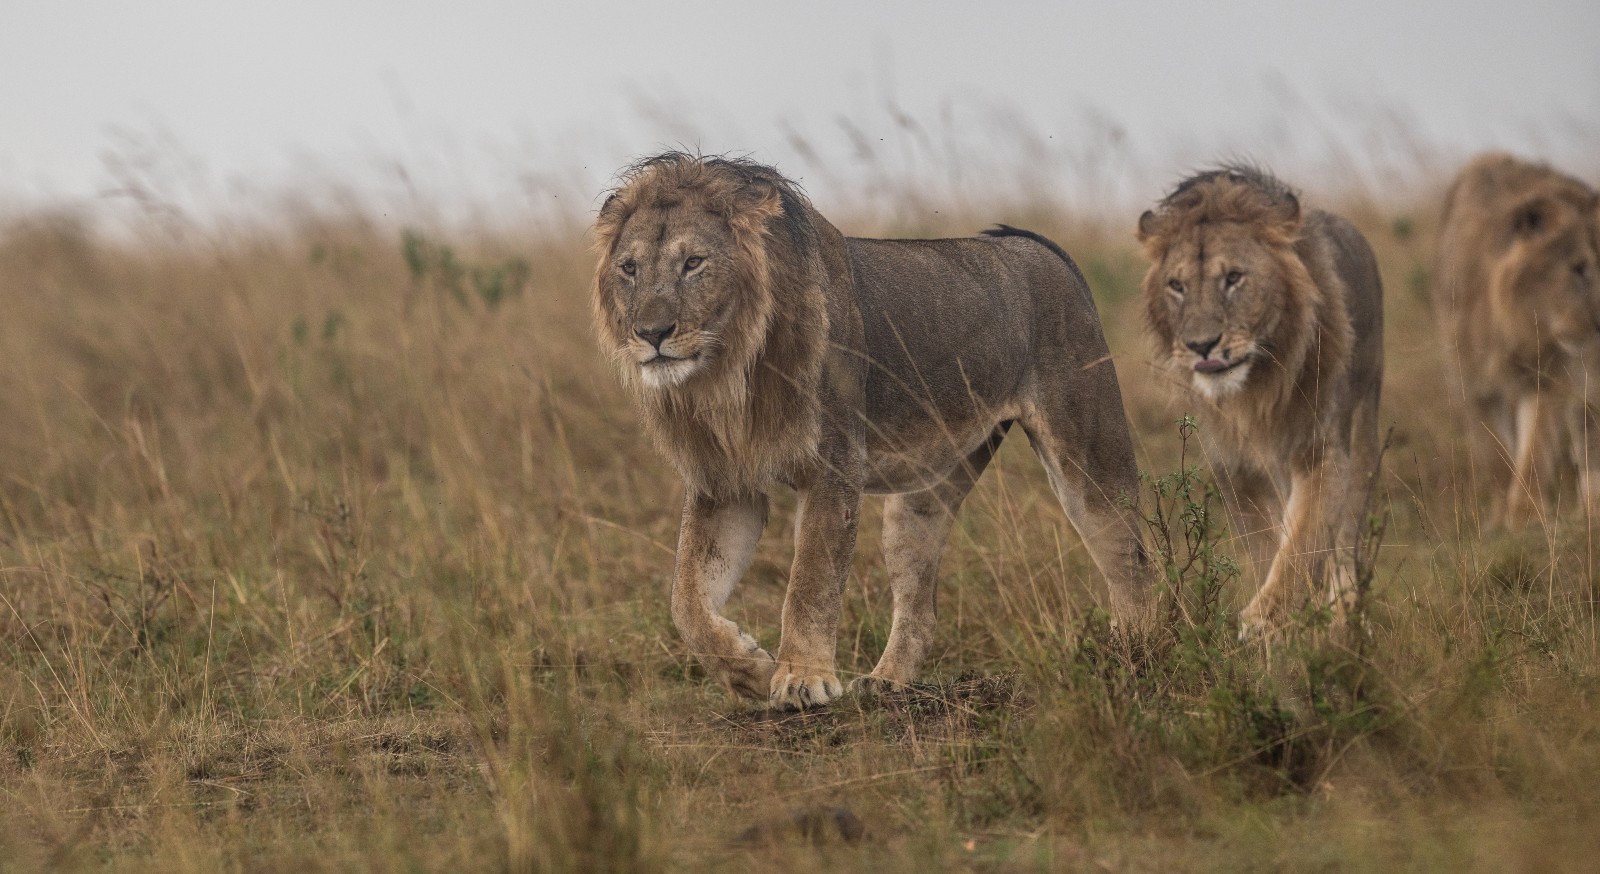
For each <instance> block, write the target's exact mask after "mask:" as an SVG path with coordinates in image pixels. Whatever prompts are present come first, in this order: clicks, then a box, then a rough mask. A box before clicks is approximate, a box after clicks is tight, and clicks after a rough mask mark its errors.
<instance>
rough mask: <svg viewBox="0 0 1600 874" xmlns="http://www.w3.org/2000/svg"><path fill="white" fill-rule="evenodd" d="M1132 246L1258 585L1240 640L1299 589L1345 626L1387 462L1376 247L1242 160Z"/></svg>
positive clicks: (1165, 357) (1195, 188) (1150, 320)
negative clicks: (1380, 469) (1371, 506)
mask: <svg viewBox="0 0 1600 874" xmlns="http://www.w3.org/2000/svg"><path fill="white" fill-rule="evenodd" d="M1137 237H1138V240H1139V241H1140V242H1141V243H1142V244H1143V246H1144V250H1145V254H1146V255H1147V256H1148V257H1149V259H1150V261H1151V265H1150V268H1149V271H1148V272H1147V273H1146V274H1145V277H1144V302H1145V315H1146V322H1147V324H1148V328H1149V331H1150V333H1151V335H1152V336H1153V338H1154V340H1155V342H1156V343H1157V345H1158V351H1157V355H1158V356H1159V358H1160V363H1161V364H1162V365H1163V366H1164V368H1165V369H1166V370H1167V371H1169V372H1170V373H1172V374H1174V375H1175V376H1176V377H1177V379H1178V381H1179V383H1180V385H1181V386H1183V387H1184V389H1185V390H1186V391H1187V394H1188V396H1189V397H1190V398H1191V399H1192V400H1194V401H1197V402H1198V403H1199V407H1198V410H1197V412H1196V418H1197V421H1198V424H1199V425H1200V434H1201V437H1202V440H1203V441H1204V443H1205V444H1206V450H1207V454H1208V455H1209V456H1210V458H1211V460H1212V462H1213V466H1214V470H1215V474H1216V477H1217V484H1218V487H1219V491H1220V492H1221V493H1222V497H1223V501H1224V504H1225V506H1226V507H1227V510H1228V514H1229V516H1230V517H1231V519H1232V523H1233V527H1234V531H1235V533H1236V534H1238V535H1239V536H1240V537H1241V538H1243V540H1244V541H1245V543H1246V546H1247V549H1248V552H1249V556H1250V563H1251V564H1252V565H1253V566H1254V568H1255V573H1256V576H1257V577H1258V578H1260V579H1262V582H1261V585H1260V587H1259V589H1258V590H1257V591H1256V593H1255V596H1254V597H1253V598H1252V599H1251V600H1250V602H1249V604H1248V605H1247V606H1246V607H1245V608H1244V610H1243V612H1242V613H1241V614H1240V622H1241V634H1242V636H1244V637H1252V636H1257V635H1260V634H1264V633H1268V632H1270V631H1272V630H1273V629H1274V628H1275V627H1276V626H1277V625H1278V624H1280V623H1281V622H1282V620H1283V619H1284V617H1285V614H1286V613H1287V610H1288V609H1289V608H1291V607H1293V606H1295V605H1296V604H1298V603H1300V602H1301V600H1302V598H1301V586H1302V585H1303V583H1304V582H1305V581H1310V582H1312V583H1315V584H1317V585H1326V586H1327V592H1328V597H1329V600H1330V603H1331V604H1332V605H1333V606H1334V608H1335V610H1336V614H1335V615H1336V618H1339V619H1342V618H1343V616H1344V611H1345V610H1347V609H1348V607H1349V600H1350V599H1351V598H1352V597H1353V595H1354V593H1353V588H1354V587H1353V582H1354V560H1355V547H1356V545H1357V539H1358V537H1359V536H1360V531H1361V525H1362V523H1363V521H1364V519H1365V516H1366V510H1367V505H1368V502H1369V500H1370V494H1371V488H1372V485H1373V480H1374V478H1375V477H1376V475H1377V466H1378V462H1379V445H1378V433H1377V418H1378V397H1379V393H1380V391H1381V388H1382V383H1383V284H1382V280H1381V279H1380V278H1379V275H1378V267H1377V260H1376V258H1375V257H1374V256H1373V253H1372V249H1371V247H1370V246H1369V245H1368V244H1367V241H1366V239H1365V238H1364V237H1362V235H1361V233H1360V232H1359V231H1357V230H1356V229H1355V228H1354V227H1353V226H1352V225H1351V224H1350V223H1349V222H1347V221H1346V220H1344V219H1342V218H1340V217H1338V216H1336V215H1333V214H1331V213H1328V212H1324V211H1322V210H1311V211H1310V212H1309V213H1304V214H1302V212H1301V208H1300V199H1299V197H1298V196H1297V195H1296V194H1295V192H1294V191H1293V190H1292V189H1291V188H1289V186H1287V185H1285V184H1284V183H1283V182H1281V181H1280V180H1278V179H1277V178H1275V177H1273V176H1272V175H1270V174H1269V173H1267V172H1265V171H1263V170H1260V169H1257V168H1254V167H1249V166H1243V165H1228V166H1223V167H1220V168H1218V169H1214V170H1210V171H1208V172H1203V173H1199V174H1197V175H1194V176H1191V177H1189V178H1188V179H1185V180H1184V181H1183V182H1181V183H1180V184H1179V185H1178V186H1177V187H1176V188H1175V189H1173V191H1172V193H1171V194H1169V195H1167V196H1166V198H1164V199H1163V200H1162V201H1161V202H1160V203H1159V204H1158V205H1157V206H1156V208H1155V209H1153V210H1149V211H1146V212H1145V213H1144V214H1143V215H1142V216H1140V218H1139V225H1138V231H1137ZM1263 571H1264V573H1265V576H1264V577H1262V576H1261V574H1262V573H1263Z"/></svg>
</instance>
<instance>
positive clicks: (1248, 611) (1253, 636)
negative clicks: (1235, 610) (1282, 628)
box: [1239, 602, 1278, 643]
mask: <svg viewBox="0 0 1600 874" xmlns="http://www.w3.org/2000/svg"><path fill="white" fill-rule="evenodd" d="M1277 632H1278V624H1277V623H1276V622H1274V621H1272V618H1271V614H1270V612H1269V611H1267V610H1258V609H1256V604H1255V603H1253V602H1252V603H1251V604H1250V605H1249V606H1247V607H1245V608H1244V610H1243V611H1241V612H1240V613H1239V642H1240V643H1266V642H1268V641H1270V640H1271V639H1272V637H1273V636H1274V635H1276V634H1277Z"/></svg>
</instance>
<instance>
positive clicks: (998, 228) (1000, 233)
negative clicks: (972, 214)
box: [983, 224, 1078, 271]
mask: <svg viewBox="0 0 1600 874" xmlns="http://www.w3.org/2000/svg"><path fill="white" fill-rule="evenodd" d="M983 235H984V236H986V237H1022V238H1024V239H1028V240H1032V241H1034V242H1035V243H1038V244H1039V245H1041V246H1043V247H1045V248H1046V249H1049V250H1050V251H1052V252H1054V253H1056V257H1057V258H1060V259H1061V260H1063V261H1065V262H1067V263H1068V264H1071V265H1072V269H1073V270H1074V271H1076V270H1077V269H1078V265H1077V264H1075V263H1073V260H1072V256H1071V255H1068V254H1067V251H1066V250H1065V249H1063V248H1061V247H1060V246H1057V245H1056V241H1055V240H1052V239H1050V238H1049V237H1047V236H1045V235H1044V234H1036V233H1034V232H1033V231H1025V230H1023V229H1022V228H1014V227H1012V226H1010V225H1002V224H996V225H995V226H994V227H992V228H989V229H987V230H985V231H984V232H983Z"/></svg>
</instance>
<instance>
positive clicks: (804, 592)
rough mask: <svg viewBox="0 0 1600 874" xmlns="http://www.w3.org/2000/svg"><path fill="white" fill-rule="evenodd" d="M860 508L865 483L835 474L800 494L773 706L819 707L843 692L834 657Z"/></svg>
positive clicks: (773, 679) (774, 678)
mask: <svg viewBox="0 0 1600 874" xmlns="http://www.w3.org/2000/svg"><path fill="white" fill-rule="evenodd" d="M860 508H861V489H860V487H859V486H855V485H851V484H848V483H845V482H841V481H839V480H838V479H835V478H828V479H825V480H823V481H822V482H821V483H818V484H816V485H813V486H812V487H810V488H807V489H805V490H804V491H802V493H801V495H800V510H799V517H798V518H797V519H796V521H795V545H794V566H793V568H792V569H791V570H790V573H789V591H788V593H787V595H786V596H785V597H784V599H783V639H782V640H781V642H780V643H779V644H778V666H777V670H776V672H775V673H774V674H773V675H772V686H771V694H770V696H769V698H768V701H769V703H770V704H771V705H772V706H773V707H777V708H782V709H787V710H799V709H801V708H805V707H816V706H820V705H823V704H826V703H828V702H829V701H832V700H833V699H835V698H838V697H839V696H840V695H843V694H844V687H843V686H841V685H840V684H839V677H838V676H837V675H836V674H835V673H834V669H833V658H834V649H835V647H836V644H837V637H838V631H839V610H840V608H841V606H842V604H843V601H844V583H845V577H846V576H847V575H848V573H849V571H850V556H851V554H852V553H854V552H855V547H856V518H857V516H858V515H859V513H860Z"/></svg>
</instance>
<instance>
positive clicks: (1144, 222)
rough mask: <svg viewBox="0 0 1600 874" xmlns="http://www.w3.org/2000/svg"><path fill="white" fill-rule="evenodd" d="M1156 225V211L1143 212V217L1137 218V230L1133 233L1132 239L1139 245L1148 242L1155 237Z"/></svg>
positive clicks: (1157, 222)
mask: <svg viewBox="0 0 1600 874" xmlns="http://www.w3.org/2000/svg"><path fill="white" fill-rule="evenodd" d="M1158 224H1159V221H1158V220H1157V218H1156V211H1155V210H1153V209H1147V210H1145V211H1144V215H1141V216H1139V228H1138V230H1136V231H1134V234H1133V236H1134V238H1135V239H1137V240H1138V241H1139V242H1141V243H1148V242H1150V238H1151V237H1154V236H1155V235H1156V226H1157V225H1158Z"/></svg>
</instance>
